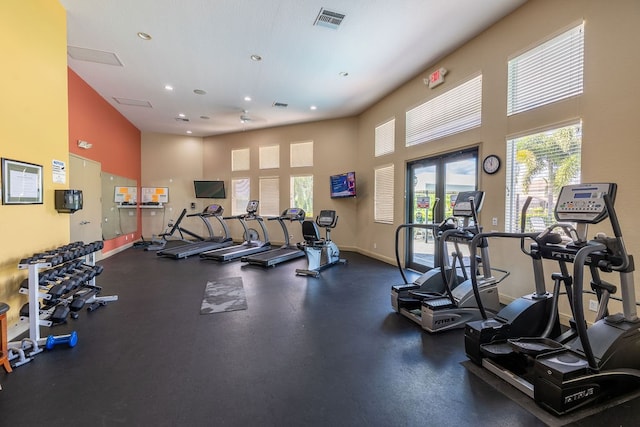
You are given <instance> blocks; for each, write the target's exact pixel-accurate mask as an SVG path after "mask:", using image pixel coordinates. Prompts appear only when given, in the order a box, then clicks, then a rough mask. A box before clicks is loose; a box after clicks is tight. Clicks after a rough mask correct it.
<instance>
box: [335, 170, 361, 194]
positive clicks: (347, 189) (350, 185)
mask: <svg viewBox="0 0 640 427" xmlns="http://www.w3.org/2000/svg"><path fill="white" fill-rule="evenodd" d="M330 180H331V198H332V199H338V198H342V197H356V173H355V172H346V173H341V174H338V175H331V177H330Z"/></svg>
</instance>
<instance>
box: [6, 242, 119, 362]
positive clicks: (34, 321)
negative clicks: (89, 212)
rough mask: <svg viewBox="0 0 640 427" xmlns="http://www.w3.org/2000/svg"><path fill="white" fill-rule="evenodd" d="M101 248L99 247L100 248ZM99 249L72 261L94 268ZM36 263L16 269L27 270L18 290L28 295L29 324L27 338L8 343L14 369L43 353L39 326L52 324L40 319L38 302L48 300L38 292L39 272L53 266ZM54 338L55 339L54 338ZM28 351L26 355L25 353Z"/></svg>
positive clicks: (101, 299)
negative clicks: (25, 277) (24, 280)
mask: <svg viewBox="0 0 640 427" xmlns="http://www.w3.org/2000/svg"><path fill="white" fill-rule="evenodd" d="M100 248H101V247H100ZM100 248H97V247H96V248H95V249H94V250H93V252H91V253H89V254H84V255H81V256H79V257H76V258H74V259H81V258H83V257H84V264H86V265H88V266H95V260H96V259H95V252H96V251H98V250H100ZM42 261H43V262H40V260H37V261H30V262H27V263H20V264H18V269H20V270H25V269H26V270H28V273H29V276H28V287H27V288H26V289H25V288H22V287H21V288H20V293H22V294H27V295H28V304H29V314H28V322H29V337H28V338H24V339H22V340H21V341H14V342H10V343H8V347H9V360H14V359H16V358H19V360H18V361H17V362H14V363H13V366H14V367H17V366H20V365H23V364H25V363H27V362H30V361H31V360H32V357H33V356H35V355H36V354H38V353H41V352H42V351H43V346H44V345H45V343H46V341H47V338H42V337H41V335H40V326H46V327H50V326H52V324H53V322H52V321H51V320H49V319H47V318H41V317H40V316H41V309H40V300H47V299H49V298H50V295H48V294H47V293H45V292H41V290H40V272H41V271H42V270H45V269H49V268H52V267H53V266H54V265H53V264H52V263H51V262H45V261H46V259H43V260H42ZM70 261H71V260H70ZM95 281H96V278H95V276H94V277H92V278H91V279H90V280H89V281H88V282H87V283H88V284H89V285H90V286H91V287H95V286H96V283H95ZM117 300H118V296H117V295H112V296H100V297H99V296H93V297H92V298H91V299H90V300H88V301H87V303H89V304H90V303H94V302H100V303H103V304H106V303H107V302H110V301H117ZM20 320H26V319H25V318H24V317H21V319H20ZM54 338H55V337H54ZM27 349H28V353H27V352H26V351H25V350H27Z"/></svg>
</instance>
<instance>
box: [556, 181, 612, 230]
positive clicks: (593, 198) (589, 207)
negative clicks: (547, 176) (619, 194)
mask: <svg viewBox="0 0 640 427" xmlns="http://www.w3.org/2000/svg"><path fill="white" fill-rule="evenodd" d="M616 189H617V185H616V184H615V183H598V184H576V185H565V186H564V187H562V190H561V191H560V195H559V196H558V201H557V202H556V209H555V215H556V219H557V220H558V221H566V222H578V223H587V224H597V223H599V222H600V221H602V220H604V219H606V218H607V217H608V216H609V213H608V212H607V207H606V206H605V203H604V196H605V194H607V195H609V198H610V199H611V203H612V204H613V202H614V200H615V196H616Z"/></svg>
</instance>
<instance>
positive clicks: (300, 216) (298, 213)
mask: <svg viewBox="0 0 640 427" xmlns="http://www.w3.org/2000/svg"><path fill="white" fill-rule="evenodd" d="M305 215H306V214H305V212H304V209H300V208H288V209H286V210H285V211H284V212H282V215H281V216H282V219H289V220H291V221H303V220H304V218H305Z"/></svg>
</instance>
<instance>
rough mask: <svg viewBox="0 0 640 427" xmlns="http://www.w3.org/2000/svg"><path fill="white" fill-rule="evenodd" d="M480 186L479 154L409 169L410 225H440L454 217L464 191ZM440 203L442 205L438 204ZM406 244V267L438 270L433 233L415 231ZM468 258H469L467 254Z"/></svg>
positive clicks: (431, 160) (430, 161) (425, 161)
mask: <svg viewBox="0 0 640 427" xmlns="http://www.w3.org/2000/svg"><path fill="white" fill-rule="evenodd" d="M477 186H478V150H477V149H476V148H473V149H470V150H464V151H456V152H452V153H448V154H444V155H440V156H437V157H429V158H425V159H420V160H416V161H412V162H410V163H408V165H407V189H408V192H407V196H408V197H407V205H408V206H407V210H406V212H407V218H406V222H407V223H419V224H425V223H427V224H428V223H434V222H435V223H439V222H441V221H443V220H444V219H445V218H448V217H450V216H451V214H452V212H453V205H454V203H455V199H456V196H457V194H458V193H459V192H460V191H470V190H476V189H477ZM436 200H439V202H438V203H437V204H436ZM412 230H413V231H411V233H410V234H409V235H410V237H411V238H409V239H407V241H406V250H405V253H406V257H407V259H406V260H405V265H406V266H407V267H408V268H411V269H414V270H417V271H427V270H429V269H431V268H433V267H434V266H435V255H434V254H435V251H434V249H435V239H434V236H433V234H432V232H431V231H430V230H425V229H421V228H414V229H412ZM465 255H467V254H465Z"/></svg>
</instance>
